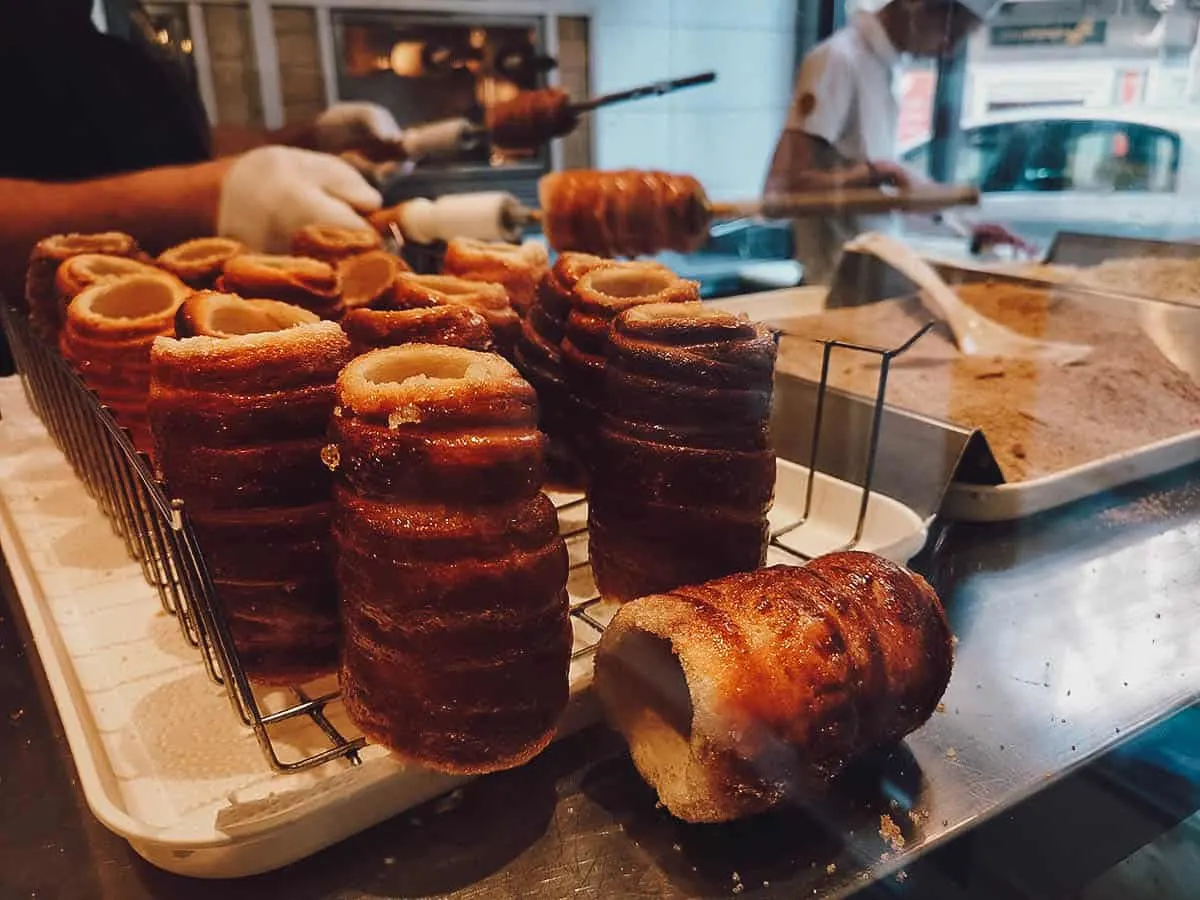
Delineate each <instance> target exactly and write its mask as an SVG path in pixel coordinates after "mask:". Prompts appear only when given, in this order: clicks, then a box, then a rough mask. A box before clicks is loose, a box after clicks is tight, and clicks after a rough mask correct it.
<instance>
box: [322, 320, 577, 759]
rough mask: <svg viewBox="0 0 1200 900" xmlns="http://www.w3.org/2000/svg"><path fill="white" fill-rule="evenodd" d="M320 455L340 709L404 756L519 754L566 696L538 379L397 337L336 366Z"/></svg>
mask: <svg viewBox="0 0 1200 900" xmlns="http://www.w3.org/2000/svg"><path fill="white" fill-rule="evenodd" d="M338 403H339V412H338V414H336V415H335V416H334V418H333V427H332V437H333V441H334V444H333V445H332V447H331V448H330V451H329V453H328V454H327V457H328V458H330V459H331V464H332V465H333V466H334V468H335V471H336V473H337V476H336V477H337V481H338V486H337V488H336V490H335V507H336V512H335V524H334V535H335V538H336V540H337V545H338V583H339V588H340V591H341V601H342V616H343V621H344V624H345V629H346V639H345V649H344V653H343V658H342V670H341V684H342V692H343V697H344V699H345V703H346V709H347V711H348V712H349V714H350V716H351V718H352V719H353V720H354V721H355V723H356V724H357V725H358V726H359V727H360V728H361V729H362V730H363V732H364V733H365V734H366V735H367V736H368V737H369V738H371V739H372V740H375V741H379V742H380V743H382V744H384V745H386V746H388V747H389V748H390V749H391V750H393V751H394V752H396V753H397V754H399V755H401V756H402V757H404V758H405V759H408V760H412V761H413V762H417V763H419V764H421V765H425V766H428V767H430V768H433V769H435V770H438V771H443V772H452V773H459V774H469V773H481V772H488V771H495V770H497V769H502V768H507V767H510V766H514V765H519V764H520V763H522V762H525V761H526V760H528V759H529V758H531V757H532V756H533V755H535V754H536V753H538V752H539V751H540V750H541V749H542V748H543V747H545V746H546V745H547V744H548V743H549V741H550V739H551V737H552V735H553V731H554V724H555V722H556V720H557V718H558V716H559V714H560V713H561V712H562V709H563V707H564V706H565V704H566V700H567V690H568V689H567V668H568V664H569V658H570V647H571V633H570V623H569V621H568V619H567V595H566V589H565V586H566V577H567V552H566V547H565V545H564V544H563V542H562V539H561V538H560V537H559V534H558V520H557V516H556V514H555V511H554V507H553V504H551V503H550V501H549V499H548V498H547V497H546V496H545V495H544V494H542V493H540V491H539V490H538V485H539V484H540V469H541V436H540V435H539V434H538V432H537V430H536V428H535V424H534V423H535V420H536V415H537V412H536V404H535V401H534V396H533V391H532V389H531V388H530V387H529V385H528V384H526V383H525V382H524V381H522V379H521V378H520V376H519V375H518V374H517V372H516V371H515V370H514V369H513V368H512V366H510V365H509V364H508V363H506V362H505V361H504V360H502V359H501V358H500V357H498V356H495V355H493V354H486V353H478V352H475V351H471V350H466V349H462V348H457V347H441V346H433V345H427V344H406V345H403V346H399V347H391V348H387V349H381V350H375V351H372V352H370V353H367V354H365V355H363V356H360V357H358V358H357V359H355V360H354V361H353V362H351V363H350V365H348V366H347V367H346V369H345V370H344V371H343V372H342V374H341V376H340V377H339V379H338Z"/></svg>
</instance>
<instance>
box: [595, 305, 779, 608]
mask: <svg viewBox="0 0 1200 900" xmlns="http://www.w3.org/2000/svg"><path fill="white" fill-rule="evenodd" d="M775 349H776V344H775V338H774V336H773V335H772V334H771V333H770V332H769V331H768V330H767V329H765V328H764V327H762V326H760V325H755V324H753V323H751V322H748V321H744V320H742V319H738V318H737V317H735V316H732V315H730V314H728V313H724V312H719V311H716V310H710V309H707V308H705V307H704V306H703V305H701V304H699V303H683V304H680V303H669V304H651V305H644V306H638V307H633V308H630V309H628V310H627V311H626V312H624V313H622V314H621V315H620V316H618V317H617V319H616V320H615V321H614V322H613V325H612V331H611V335H610V340H609V346H608V358H607V365H606V366H605V369H604V371H603V377H604V393H603V406H602V413H603V418H602V422H601V425H600V428H599V431H598V441H597V447H596V452H595V454H594V456H593V469H592V479H591V483H590V486H589V488H590V489H589V495H588V499H589V506H588V528H589V546H590V552H591V560H592V569H593V571H594V573H595V575H596V585H597V587H598V588H599V590H600V593H601V594H602V595H603V596H605V597H610V598H613V599H617V600H622V601H624V600H630V599H632V598H634V597H640V596H643V595H645V594H652V593H658V592H661V591H669V590H672V589H674V588H676V587H678V586H679V585H681V584H696V583H699V582H703V581H707V580H709V579H711V578H716V577H719V576H721V575H727V574H730V573H732V572H741V571H746V570H749V569H755V568H757V567H758V566H761V565H762V564H763V562H764V560H765V559H766V550H767V539H768V534H769V532H768V526H767V511H768V510H769V509H770V508H771V502H772V500H773V498H774V492H775V456H774V454H773V453H772V452H771V450H770V447H769V444H768V441H767V421H768V419H769V417H770V411H771V391H772V379H773V371H774V361H775Z"/></svg>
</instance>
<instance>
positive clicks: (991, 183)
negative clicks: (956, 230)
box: [909, 119, 1180, 193]
mask: <svg viewBox="0 0 1200 900" xmlns="http://www.w3.org/2000/svg"><path fill="white" fill-rule="evenodd" d="M928 146H929V145H928V144H924V145H922V146H921V147H919V148H917V149H916V150H915V151H913V152H911V153H910V154H909V156H910V157H916V156H917V155H918V154H922V155H921V156H920V160H921V161H923V160H925V159H926V158H927V156H928V152H929V151H928ZM1179 153H1180V140H1179V136H1178V135H1177V134H1175V133H1174V132H1171V131H1167V130H1166V129H1162V128H1155V127H1153V126H1149V125H1138V124H1135V123H1130V122H1117V121H1111V120H1074V119H1070V120H1065V119H1058V120H1054V119H1051V120H1045V121H1041V122H1037V121H1031V122H1003V123H996V124H994V125H983V126H979V127H977V128H971V129H968V130H966V131H965V132H964V133H963V136H962V142H961V144H960V147H959V151H958V159H957V163H956V167H955V178H956V180H957V181H959V182H964V183H969V184H976V185H978V186H979V188H980V190H981V191H983V192H984V193H1004V192H1013V191H1022V192H1024V191H1048V192H1049V191H1086V192H1095V193H1108V192H1113V191H1117V192H1129V191H1144V192H1157V193H1169V192H1172V191H1174V190H1175V188H1176V184H1177V182H1178V176H1179Z"/></svg>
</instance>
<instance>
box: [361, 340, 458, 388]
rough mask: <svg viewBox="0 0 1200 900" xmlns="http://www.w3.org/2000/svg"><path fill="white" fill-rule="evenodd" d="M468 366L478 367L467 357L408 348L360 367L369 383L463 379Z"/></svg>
mask: <svg viewBox="0 0 1200 900" xmlns="http://www.w3.org/2000/svg"><path fill="white" fill-rule="evenodd" d="M472 366H476V367H478V366H479V363H478V362H477V361H476V360H473V359H472V358H471V357H469V356H460V355H459V354H456V353H439V352H436V351H433V350H422V349H418V348H411V347H410V348H408V349H407V352H405V353H403V354H399V353H395V354H387V355H385V356H384V357H383V358H382V359H380V360H378V361H376V362H373V363H372V364H371V365H370V366H368V367H367V368H366V369H364V370H363V373H362V375H363V378H364V379H365V380H366V381H368V382H370V383H372V384H400V385H403V384H404V383H405V382H408V381H412V380H413V379H419V380H425V379H438V380H440V381H455V380H458V379H461V378H466V377H467V375H468V373H469V372H470V371H471V367H472Z"/></svg>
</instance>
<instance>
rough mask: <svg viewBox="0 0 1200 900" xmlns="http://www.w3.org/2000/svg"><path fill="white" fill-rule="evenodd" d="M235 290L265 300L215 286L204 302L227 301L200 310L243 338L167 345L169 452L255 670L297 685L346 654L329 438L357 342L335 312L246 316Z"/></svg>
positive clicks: (152, 408) (156, 404)
mask: <svg viewBox="0 0 1200 900" xmlns="http://www.w3.org/2000/svg"><path fill="white" fill-rule="evenodd" d="M230 300H236V302H238V303H244V304H248V305H249V304H251V303H252V301H244V300H240V299H237V298H223V297H221V296H220V295H207V296H206V295H201V296H200V298H199V299H198V300H197V301H196V303H198V304H208V305H210V306H212V307H213V309H211V310H210V311H207V312H205V311H201V312H200V314H198V315H195V316H194V318H197V319H199V320H200V321H202V322H208V323H209V324H212V322H213V320H214V319H216V320H217V325H218V326H222V327H218V328H215V329H213V330H214V331H216V332H218V333H222V334H225V333H228V334H232V336H231V337H217V336H211V337H210V336H200V337H189V338H184V339H179V340H173V339H168V338H160V339H159V340H158V341H156V342H155V344H154V350H153V355H152V357H151V389H150V402H149V414H150V425H151V428H152V430H153V434H154V441H155V448H156V462H157V466H158V469H159V471H160V473H161V475H162V477H163V480H164V481H165V482H166V485H167V490H168V492H169V493H170V494H171V496H173V497H177V498H179V499H181V500H183V501H184V504H185V509H186V511H187V513H188V518H189V520H190V521H191V523H192V527H193V529H194V531H195V534H196V538H197V541H198V542H199V545H200V549H201V552H202V553H203V554H204V558H205V561H206V562H207V564H208V566H209V570H210V574H211V575H212V577H213V584H214V586H215V588H216V590H217V594H218V596H219V598H220V600H221V603H222V606H223V608H224V611H225V614H226V616H227V619H228V622H229V626H230V630H231V632H232V634H233V640H234V644H235V646H236V648H237V650H238V654H239V657H240V659H241V661H242V664H243V665H244V666H245V667H246V671H247V674H248V675H249V676H250V678H251V679H252V680H254V681H257V682H262V683H267V684H294V683H299V682H302V681H307V680H309V679H311V678H315V677H317V676H319V675H324V674H328V673H330V672H332V671H333V670H334V669H335V668H336V666H337V658H338V648H339V644H340V633H341V632H340V626H339V622H338V605H337V588H336V584H335V582H334V572H333V553H332V540H331V537H330V531H329V529H330V491H331V477H330V473H329V470H328V468H327V467H326V466H325V464H324V462H323V461H322V458H321V451H322V449H323V447H324V446H325V443H326V437H325V433H326V430H327V428H328V423H329V419H330V416H331V414H332V412H333V405H334V387H333V385H334V380H335V379H336V378H337V373H338V372H339V371H340V370H341V368H342V367H343V366H344V365H345V364H346V363H347V362H348V361H349V359H350V343H349V341H348V340H347V338H346V336H345V334H343V333H342V330H341V329H340V328H339V327H338V326H337V325H336V324H335V323H333V322H320V321H311V320H310V321H306V322H300V324H295V322H294V321H292V320H293V319H304V318H308V317H309V316H311V315H312V314H311V313H305V312H303V311H302V310H300V311H297V313H298V314H290V313H288V311H287V309H286V307H285V305H284V304H272V305H270V306H267V305H265V304H268V303H270V301H258V304H259V305H257V306H250V311H248V312H246V313H245V314H244V316H245V318H242V317H238V318H233V317H235V316H238V314H237V313H236V312H231V310H233V309H235V307H233V306H232V305H231V303H230V302H229V301H230ZM188 302H189V303H192V302H193V301H188ZM281 307H285V308H283V309H281ZM285 313H287V315H284V314H285ZM223 317H230V318H231V319H233V320H232V321H225V322H222V318H223ZM271 320H273V321H274V323H275V324H276V325H277V326H278V328H277V329H274V330H273V329H271V328H270V327H269V326H270V325H271ZM244 326H246V327H244ZM248 326H253V327H252V328H250V327H248ZM239 332H240V333H239Z"/></svg>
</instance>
